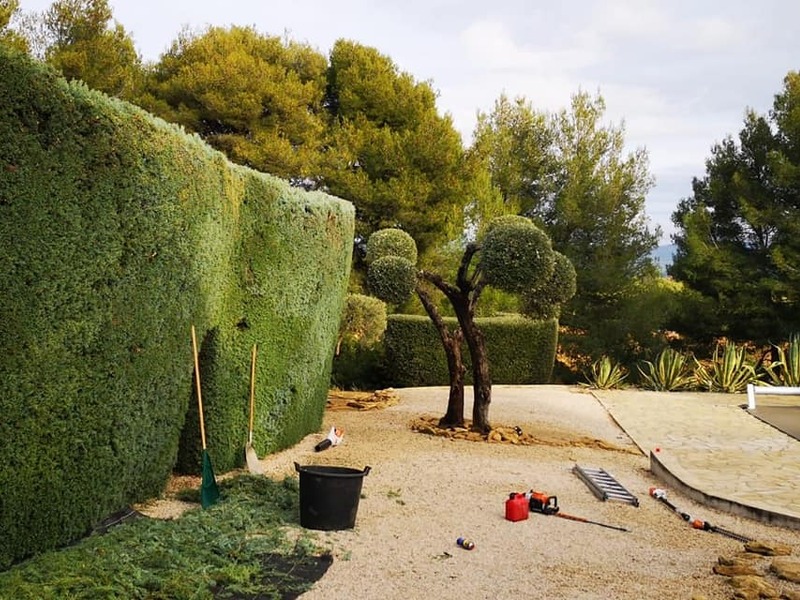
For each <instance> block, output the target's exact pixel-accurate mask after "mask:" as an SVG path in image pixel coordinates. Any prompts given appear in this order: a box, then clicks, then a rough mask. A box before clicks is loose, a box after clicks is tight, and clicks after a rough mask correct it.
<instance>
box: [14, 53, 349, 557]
mask: <svg viewBox="0 0 800 600" xmlns="http://www.w3.org/2000/svg"><path fill="white" fill-rule="evenodd" d="M353 223H354V211H353V207H352V205H350V204H349V203H346V202H343V201H341V200H339V199H336V198H333V197H331V196H327V195H324V194H319V193H314V194H309V193H305V192H301V191H298V190H295V189H292V188H290V187H289V186H288V184H286V183H285V182H283V181H280V180H278V179H276V178H273V177H271V176H268V175H263V174H259V173H256V172H254V171H251V170H248V169H245V168H242V167H237V166H235V165H232V164H231V163H229V162H228V161H227V160H226V159H225V157H224V156H223V155H222V154H220V153H218V152H216V151H213V150H212V149H210V148H209V147H208V146H206V145H205V144H204V143H202V141H201V140H200V139H199V138H197V137H195V136H189V135H187V134H185V133H183V132H182V131H181V130H179V129H178V128H177V127H174V126H171V125H168V124H167V123H165V122H163V121H161V120H159V119H156V118H154V117H152V116H150V115H149V114H147V113H145V112H144V111H142V110H140V109H138V108H136V107H134V106H131V105H129V104H126V103H123V102H120V101H116V100H113V99H109V98H107V97H106V96H104V95H102V94H99V93H96V92H93V91H91V90H88V89H87V88H86V87H85V86H82V85H73V84H67V83H66V82H65V81H63V80H62V79H60V78H58V77H57V76H55V75H54V74H53V73H52V72H51V71H50V70H49V69H47V68H45V67H44V66H43V65H41V64H39V63H36V62H34V61H32V60H30V59H29V58H27V57H25V56H22V55H19V54H16V53H13V52H12V51H10V50H7V49H4V48H3V47H2V46H0V293H2V303H0V489H2V494H0V531H1V532H2V535H1V536H0V568H2V567H6V566H8V565H9V564H11V563H12V562H14V561H16V560H19V559H21V558H24V557H26V556H29V555H31V554H33V553H36V552H37V551H40V550H43V549H48V548H52V547H56V546H59V545H62V544H64V543H67V542H70V541H72V540H74V539H76V538H78V537H80V536H82V535H83V534H84V533H85V532H86V531H87V529H88V528H90V527H91V526H92V525H93V524H95V523H96V522H98V521H99V520H100V519H102V518H103V517H105V516H106V515H108V514H109V513H110V512H113V511H115V510H117V509H119V508H122V507H124V506H126V505H128V504H130V503H132V502H136V501H140V500H144V499H146V498H149V497H152V496H154V495H157V494H158V493H160V492H161V490H162V489H163V486H164V484H165V482H166V480H167V479H168V477H169V475H170V472H171V471H172V469H173V468H174V467H175V466H176V462H177V465H178V467H179V468H180V469H181V470H184V471H195V472H196V471H197V468H198V465H199V446H200V441H199V438H200V435H199V426H198V415H197V408H196V399H195V397H194V385H193V360H192V350H191V333H190V326H191V324H194V325H195V326H196V329H197V332H198V338H199V339H198V342H199V343H200V344H201V376H202V384H203V401H204V408H205V418H206V430H207V442H208V449H209V453H210V455H211V457H212V460H213V461H214V467H215V470H216V471H217V472H222V471H225V470H228V469H230V468H231V467H235V466H237V465H241V464H242V463H243V456H244V444H245V441H246V438H247V407H248V390H249V383H248V381H249V371H250V368H249V364H250V348H251V346H252V344H254V343H257V344H258V347H259V356H258V370H257V387H256V393H257V394H256V407H257V424H256V431H255V441H256V449H257V451H258V452H259V453H260V454H265V453H268V452H271V451H274V450H277V449H280V448H283V447H285V446H288V445H290V444H292V443H294V442H295V441H297V440H298V439H300V438H301V437H302V436H303V435H305V434H306V433H308V432H309V431H313V430H315V429H316V428H318V427H319V424H320V423H321V419H322V412H323V409H324V404H325V396H326V390H327V386H328V382H329V377H330V369H331V359H332V354H333V349H334V345H335V341H336V335H337V331H338V325H339V316H340V314H341V310H342V306H343V303H344V298H345V292H346V285H347V280H348V277H349V269H350V257H351V250H352V239H353Z"/></svg>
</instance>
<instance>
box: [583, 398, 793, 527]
mask: <svg viewBox="0 0 800 600" xmlns="http://www.w3.org/2000/svg"><path fill="white" fill-rule="evenodd" d="M593 394H594V396H595V398H597V400H598V401H599V402H600V404H601V405H602V406H603V407H604V408H605V409H606V410H607V411H608V413H609V414H610V415H611V417H612V418H613V419H614V420H615V421H616V422H617V424H619V426H620V427H621V428H622V429H623V430H625V432H626V433H627V434H628V435H629V436H630V437H631V439H632V440H633V441H634V443H635V444H636V445H637V446H638V447H639V449H640V450H642V452H644V453H645V454H646V455H648V454H649V455H650V457H651V469H652V470H653V471H654V473H655V474H656V475H657V476H659V477H663V478H665V479H671V481H669V483H672V484H680V485H682V486H683V487H684V489H683V491H684V492H685V493H688V494H689V495H690V496H693V497H694V498H695V499H697V500H699V501H702V502H705V503H707V504H710V505H713V506H715V507H717V508H722V509H724V510H729V511H730V512H734V513H736V514H741V515H744V516H749V517H753V518H757V519H760V520H763V521H767V522H773V523H776V524H781V525H784V526H788V527H792V528H795V529H800V441H798V440H796V439H794V438H792V437H790V436H788V435H786V434H785V433H783V432H781V431H779V430H777V429H775V428H774V427H772V426H770V425H768V424H767V423H764V422H763V421H761V420H759V419H757V418H756V417H754V416H753V415H751V414H749V413H748V412H747V411H746V410H744V408H742V405H745V404H746V403H747V398H746V396H745V395H744V394H712V393H705V392H681V393H675V392H648V391H642V390H633V391H631V390H593ZM692 492H694V493H692Z"/></svg>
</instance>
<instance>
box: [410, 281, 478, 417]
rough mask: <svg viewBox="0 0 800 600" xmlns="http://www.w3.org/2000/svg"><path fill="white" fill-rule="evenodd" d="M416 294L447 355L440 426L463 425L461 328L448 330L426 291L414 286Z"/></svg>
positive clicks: (463, 370) (464, 370)
mask: <svg viewBox="0 0 800 600" xmlns="http://www.w3.org/2000/svg"><path fill="white" fill-rule="evenodd" d="M416 292H417V296H418V297H419V299H420V302H422V306H423V307H424V308H425V311H426V312H427V313H428V316H429V317H430V318H431V321H433V324H434V326H435V327H436V331H438V332H439V338H440V339H441V340H442V347H443V348H444V353H445V356H446V357H447V371H448V373H449V375H450V393H449V396H448V399H447V412H446V413H445V415H444V416H443V417H442V418H441V419H439V426H440V427H463V426H464V373H465V372H466V368H465V367H464V360H463V358H462V356H461V342H462V341H463V339H464V336H463V334H462V332H461V328H460V327H458V328H456V329H455V330H454V331H450V329H448V327H447V325H446V324H445V322H444V319H442V317H441V315H440V314H439V311H438V309H437V308H436V305H435V304H434V303H433V301H432V300H431V298H430V296H429V295H428V293H427V292H426V291H425V290H424V289H422V288H421V287H420V286H417V288H416Z"/></svg>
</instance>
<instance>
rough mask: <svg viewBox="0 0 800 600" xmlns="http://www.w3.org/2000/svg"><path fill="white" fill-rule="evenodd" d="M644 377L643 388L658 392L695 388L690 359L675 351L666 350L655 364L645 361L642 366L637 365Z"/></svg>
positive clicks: (657, 358)
mask: <svg viewBox="0 0 800 600" xmlns="http://www.w3.org/2000/svg"><path fill="white" fill-rule="evenodd" d="M636 368H637V369H638V370H639V374H640V375H641V376H642V380H641V383H642V387H643V388H645V389H648V390H656V391H658V392H676V391H679V390H686V389H690V388H692V387H694V386H695V382H696V380H695V377H694V372H693V369H692V365H691V364H690V363H689V360H688V358H687V357H686V356H685V355H683V354H681V353H680V352H677V351H675V350H673V349H672V348H665V349H664V350H662V351H661V352H660V353H659V355H658V356H657V357H656V361H655V363H652V362H650V361H649V360H645V361H643V363H642V366H639V365H637V366H636Z"/></svg>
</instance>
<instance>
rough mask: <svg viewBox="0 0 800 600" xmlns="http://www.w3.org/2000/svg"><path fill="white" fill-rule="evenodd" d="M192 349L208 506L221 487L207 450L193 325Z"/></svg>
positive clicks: (203, 487) (204, 493)
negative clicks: (218, 485) (218, 484)
mask: <svg viewBox="0 0 800 600" xmlns="http://www.w3.org/2000/svg"><path fill="white" fill-rule="evenodd" d="M192 351H193V353H194V379H195V383H196V384H197V408H198V411H199V413H200V439H201V441H202V442H203V479H202V483H201V484H200V504H201V505H202V507H203V508H208V507H209V506H211V505H212V504H216V502H217V500H219V488H218V487H217V480H216V478H215V477H214V469H213V467H212V466H211V457H210V456H209V455H208V450H206V427H205V423H204V422H203V396H202V394H201V393H200V361H199V360H198V358H197V337H196V336H195V333H194V325H192Z"/></svg>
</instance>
